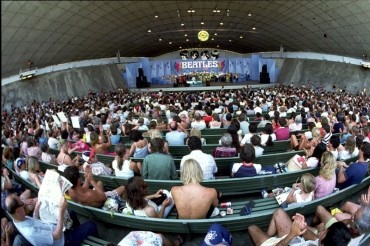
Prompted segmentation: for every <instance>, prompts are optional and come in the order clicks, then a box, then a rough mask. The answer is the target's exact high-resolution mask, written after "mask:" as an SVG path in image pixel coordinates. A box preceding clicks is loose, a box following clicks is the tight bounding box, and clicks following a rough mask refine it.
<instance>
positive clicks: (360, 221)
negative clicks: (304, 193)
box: [308, 205, 370, 245]
mask: <svg viewBox="0 0 370 246" xmlns="http://www.w3.org/2000/svg"><path fill="white" fill-rule="evenodd" d="M320 222H321V223H320ZM319 223H320V224H319ZM337 223H343V224H344V225H345V226H346V227H347V228H349V231H350V236H351V237H352V238H357V237H358V236H359V235H365V234H366V233H369V232H370V205H363V206H361V207H359V208H358V210H356V212H355V213H354V214H353V215H351V217H350V218H349V219H343V220H337V219H336V218H335V217H334V216H333V215H331V213H330V212H329V211H328V210H326V209H325V208H324V207H323V206H318V207H317V209H316V212H315V216H314V218H313V219H312V223H311V225H312V226H310V227H308V228H309V230H311V231H313V232H314V233H315V234H317V235H323V234H325V230H327V228H329V227H330V226H332V225H333V224H337ZM316 225H318V226H317V227H316V228H315V227H313V226H316ZM348 245H350V244H348Z"/></svg>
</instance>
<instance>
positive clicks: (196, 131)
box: [185, 128, 206, 146]
mask: <svg viewBox="0 0 370 246" xmlns="http://www.w3.org/2000/svg"><path fill="white" fill-rule="evenodd" d="M192 136H196V137H198V138H199V139H200V140H201V141H202V146H203V145H206V140H205V139H204V138H202V133H201V131H200V130H199V129H198V128H192V129H191V131H190V135H189V138H190V137H192ZM189 138H188V139H189ZM188 139H186V143H185V144H186V145H188Z"/></svg>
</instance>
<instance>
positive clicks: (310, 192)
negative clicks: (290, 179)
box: [261, 173, 316, 208]
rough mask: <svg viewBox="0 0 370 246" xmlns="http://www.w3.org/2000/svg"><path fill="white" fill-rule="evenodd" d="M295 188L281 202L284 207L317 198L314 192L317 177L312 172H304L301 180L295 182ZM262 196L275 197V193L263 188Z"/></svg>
mask: <svg viewBox="0 0 370 246" xmlns="http://www.w3.org/2000/svg"><path fill="white" fill-rule="evenodd" d="M292 187H293V189H292V190H291V191H290V193H289V195H288V197H287V198H286V200H285V202H283V203H282V204H281V206H282V207H283V208H287V207H291V206H295V205H297V204H298V203H303V202H310V201H313V200H314V199H315V197H314V192H315V187H316V180H315V177H314V176H313V175H312V174H310V173H304V174H303V175H302V177H301V182H300V183H296V184H293V186H292ZM261 193H262V197H263V198H268V197H274V193H267V191H266V190H264V189H262V192H261Z"/></svg>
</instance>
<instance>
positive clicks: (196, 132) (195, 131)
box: [189, 128, 202, 139]
mask: <svg viewBox="0 0 370 246" xmlns="http://www.w3.org/2000/svg"><path fill="white" fill-rule="evenodd" d="M189 136H190V137H192V136H196V137H198V138H200V139H202V133H201V132H200V130H199V129H198V128H192V129H191V131H190V134H189Z"/></svg>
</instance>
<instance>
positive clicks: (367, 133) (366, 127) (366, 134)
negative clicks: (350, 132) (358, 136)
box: [362, 126, 369, 137]
mask: <svg viewBox="0 0 370 246" xmlns="http://www.w3.org/2000/svg"><path fill="white" fill-rule="evenodd" d="M362 134H363V135H364V136H365V137H367V136H368V135H369V127H368V126H363V127H362Z"/></svg>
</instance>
